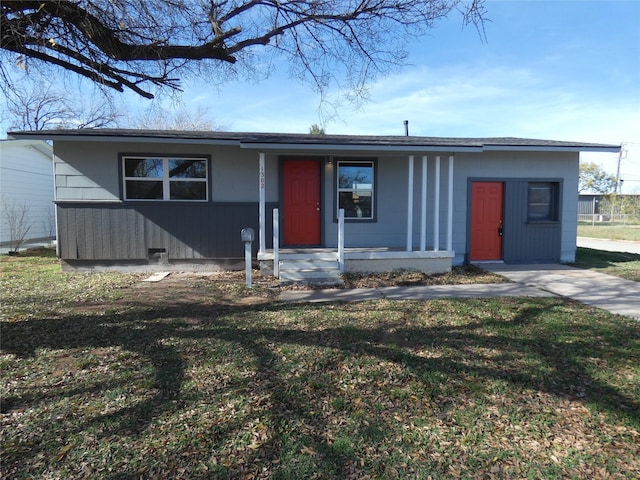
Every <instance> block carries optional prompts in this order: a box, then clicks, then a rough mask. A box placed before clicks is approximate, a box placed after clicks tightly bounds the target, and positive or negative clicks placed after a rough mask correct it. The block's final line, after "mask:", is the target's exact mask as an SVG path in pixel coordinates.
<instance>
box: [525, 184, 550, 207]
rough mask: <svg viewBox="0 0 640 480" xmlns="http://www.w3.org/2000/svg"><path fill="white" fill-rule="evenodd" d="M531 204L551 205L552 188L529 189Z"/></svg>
mask: <svg viewBox="0 0 640 480" xmlns="http://www.w3.org/2000/svg"><path fill="white" fill-rule="evenodd" d="M529 203H551V187H550V186H548V187H529Z"/></svg>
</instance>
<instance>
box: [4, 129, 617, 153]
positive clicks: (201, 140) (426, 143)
mask: <svg viewBox="0 0 640 480" xmlns="http://www.w3.org/2000/svg"><path fill="white" fill-rule="evenodd" d="M8 135H9V137H11V138H19V139H20V138H22V139H40V140H45V139H46V140H53V141H54V142H55V141H56V140H58V141H121V142H140V141H152V142H161V143H192V144H214V145H236V146H239V147H240V148H250V149H262V150H275V149H298V150H325V151H326V150H327V149H332V150H353V151H357V150H359V151H371V150H382V151H388V152H403V151H405V152H409V151H414V152H416V151H424V150H428V151H446V152H465V151H466V152H469V151H470V152H482V151H491V150H493V151H495V150H509V151H514V150H526V151H574V152H576V151H578V152H579V151H588V152H619V151H620V146H619V145H608V144H602V143H585V142H569V141H558V140H539V139H528V138H514V137H498V138H460V137H416V136H400V135H395V136H389V135H386V136H375V135H312V134H300V133H245V132H218V131H179V130H138V129H114V128H105V129H72V130H62V129H60V130H39V131H30V132H29V131H27V132H9V134H8Z"/></svg>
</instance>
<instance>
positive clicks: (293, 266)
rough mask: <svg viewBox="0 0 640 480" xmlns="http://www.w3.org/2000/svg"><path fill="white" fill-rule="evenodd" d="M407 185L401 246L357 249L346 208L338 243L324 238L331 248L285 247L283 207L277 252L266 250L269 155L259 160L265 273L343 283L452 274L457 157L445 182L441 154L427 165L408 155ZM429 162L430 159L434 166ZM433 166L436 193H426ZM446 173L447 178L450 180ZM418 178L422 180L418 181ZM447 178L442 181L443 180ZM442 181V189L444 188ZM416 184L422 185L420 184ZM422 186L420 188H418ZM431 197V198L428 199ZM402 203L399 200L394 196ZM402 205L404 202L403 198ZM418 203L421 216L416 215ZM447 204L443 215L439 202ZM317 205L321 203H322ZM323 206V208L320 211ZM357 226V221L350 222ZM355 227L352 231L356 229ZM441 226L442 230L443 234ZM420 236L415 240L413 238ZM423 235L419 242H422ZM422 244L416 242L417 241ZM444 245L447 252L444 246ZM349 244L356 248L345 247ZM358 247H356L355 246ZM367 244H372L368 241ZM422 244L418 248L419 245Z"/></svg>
mask: <svg viewBox="0 0 640 480" xmlns="http://www.w3.org/2000/svg"><path fill="white" fill-rule="evenodd" d="M406 159H407V163H406V165H407V172H408V175H407V177H405V178H406V184H404V185H402V183H404V182H402V183H401V184H400V185H399V188H402V187H405V188H406V194H405V195H406V196H404V195H402V196H401V197H400V198H402V197H404V198H405V199H406V200H405V201H406V203H404V207H402V208H400V211H403V212H404V214H405V216H404V218H405V219H406V223H405V228H406V230H405V233H404V234H403V235H404V236H405V242H404V243H405V245H404V246H398V244H397V241H396V242H393V243H392V244H391V245H389V244H387V245H385V244H378V245H367V246H362V245H357V243H359V242H358V241H357V240H356V241H354V240H353V238H351V242H349V239H347V241H345V234H346V233H345V210H344V209H343V208H338V210H337V212H336V213H337V215H336V216H337V219H336V220H337V221H336V222H335V223H334V225H335V224H337V230H334V235H336V234H337V235H336V236H337V238H336V237H333V239H334V240H333V241H331V240H330V239H325V240H324V243H325V244H329V245H331V247H332V248H331V247H330V248H326V247H313V248H296V247H290V246H288V245H286V244H285V247H284V248H281V244H282V242H281V239H280V232H281V230H282V229H281V226H282V219H281V218H280V210H279V208H275V209H273V219H272V225H271V226H272V231H273V242H272V246H273V248H270V249H267V248H266V243H267V241H266V238H267V234H266V230H267V218H266V217H267V215H266V202H265V191H266V188H267V182H266V178H267V175H266V173H265V155H264V154H263V153H261V154H260V156H259V199H260V201H259V229H258V242H259V244H258V252H257V259H258V261H259V263H260V269H261V272H262V273H263V274H264V275H273V276H275V277H277V278H279V279H280V281H283V282H307V283H317V282H325V283H331V282H339V280H340V275H341V274H342V273H379V272H385V271H391V270H399V269H404V270H415V271H421V272H423V273H444V272H448V271H450V270H451V266H452V262H453V258H454V255H455V252H454V251H453V248H452V244H453V165H454V157H453V155H451V156H449V158H448V162H447V167H448V168H445V169H442V170H444V171H445V172H446V174H445V175H446V178H442V179H441V161H440V156H434V157H432V158H431V159H428V158H427V155H423V156H422V161H421V162H420V161H418V162H416V161H415V157H414V156H413V155H408V156H407V157H406ZM429 160H431V161H430V162H429ZM431 162H432V166H433V185H434V187H433V190H432V192H428V190H427V169H428V165H429V163H431ZM445 175H443V177H445ZM416 180H417V181H416ZM441 180H443V182H441ZM441 183H443V187H444V188H442V189H441V187H440V185H441ZM416 184H417V185H416ZM415 187H417V188H415ZM429 197H430V198H429ZM395 198H396V199H397V200H400V199H399V198H398V197H395ZM401 201H402V200H401ZM414 203H415V204H416V206H417V208H416V212H415V214H414ZM441 203H442V204H443V207H444V208H443V209H442V215H441V209H440V204H441ZM318 205H320V204H319V203H318ZM319 209H320V208H318V210H319ZM428 213H430V216H431V218H430V219H429V221H430V222H432V223H431V226H432V228H431V231H430V232H429V235H428V234H427V223H428V217H427V214H428ZM441 217H442V218H441ZM351 221H352V222H353V219H351ZM353 225H355V224H353V223H351V224H350V227H349V229H351V230H350V231H352V229H353ZM441 227H444V228H442V230H443V232H442V235H441ZM349 229H347V230H349ZM414 236H415V238H414ZM418 237H419V239H418ZM416 240H417V241H416ZM441 242H442V244H443V246H444V248H441V246H440V245H441ZM345 243H347V244H348V243H351V245H350V246H349V247H347V248H345ZM354 243H355V244H356V245H354ZM367 243H368V242H367ZM414 244H417V245H414Z"/></svg>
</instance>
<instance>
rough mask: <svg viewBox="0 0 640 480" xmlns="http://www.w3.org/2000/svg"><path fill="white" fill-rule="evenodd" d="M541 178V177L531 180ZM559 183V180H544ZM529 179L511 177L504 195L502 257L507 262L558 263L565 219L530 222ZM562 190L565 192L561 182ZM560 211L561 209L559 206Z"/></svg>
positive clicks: (506, 183)
mask: <svg viewBox="0 0 640 480" xmlns="http://www.w3.org/2000/svg"><path fill="white" fill-rule="evenodd" d="M531 180H538V179H531ZM542 180H545V181H553V182H557V181H558V180H557V179H542ZM529 181H530V179H527V180H508V181H506V182H505V194H504V200H505V202H504V236H503V239H504V243H503V258H504V261H505V262H506V263H535V262H558V261H559V260H560V244H561V232H562V222H561V220H560V219H558V221H557V222H549V223H531V222H529V221H528V220H527V202H528V186H529ZM559 183H560V193H561V192H562V182H559ZM559 211H560V212H562V210H561V207H560V210H559Z"/></svg>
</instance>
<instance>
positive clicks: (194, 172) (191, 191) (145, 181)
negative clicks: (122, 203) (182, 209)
mask: <svg viewBox="0 0 640 480" xmlns="http://www.w3.org/2000/svg"><path fill="white" fill-rule="evenodd" d="M122 162H123V172H124V175H123V177H124V180H123V181H124V197H125V199H126V200H173V201H206V200H207V199H208V188H207V185H208V177H209V175H208V161H207V159H206V158H181V157H134V156H127V157H123V159H122Z"/></svg>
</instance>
